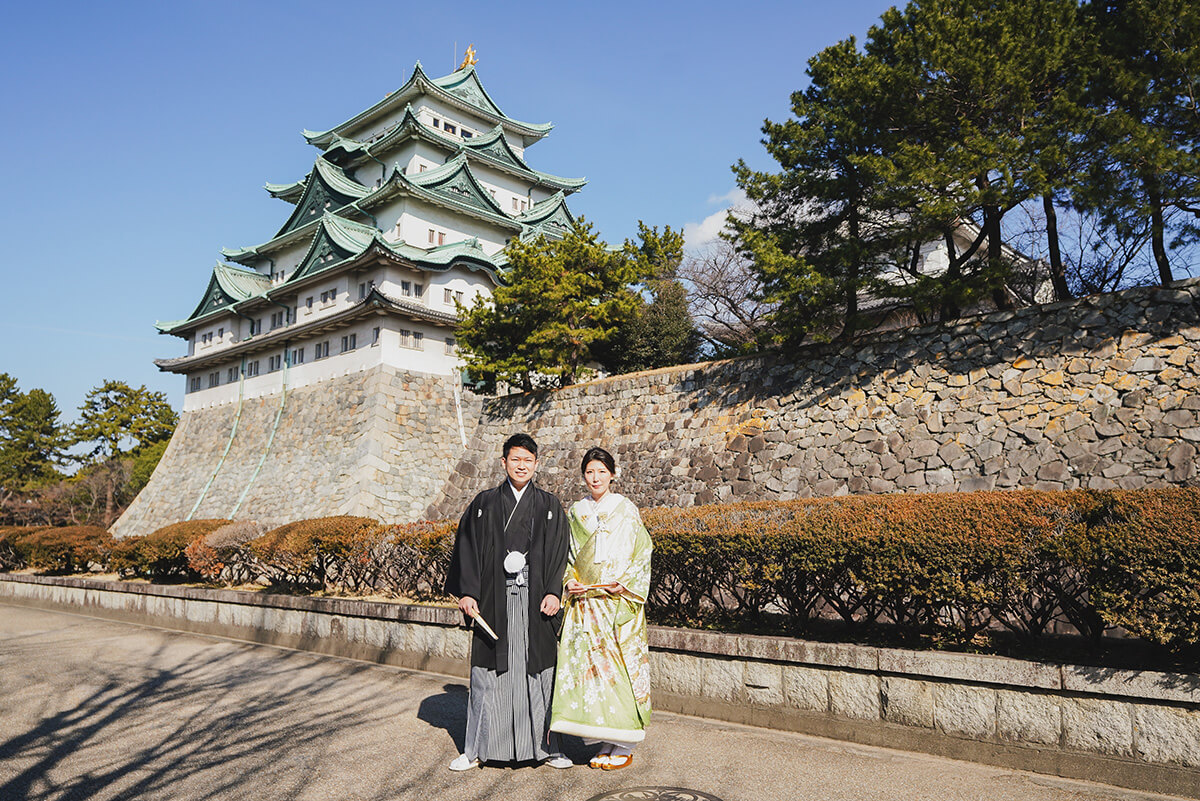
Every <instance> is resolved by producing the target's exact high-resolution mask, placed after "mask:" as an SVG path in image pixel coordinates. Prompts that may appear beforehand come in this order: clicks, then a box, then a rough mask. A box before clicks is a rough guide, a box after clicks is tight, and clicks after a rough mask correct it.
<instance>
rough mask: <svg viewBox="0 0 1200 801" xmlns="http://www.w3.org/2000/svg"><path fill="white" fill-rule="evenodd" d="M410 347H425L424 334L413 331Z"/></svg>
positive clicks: (422, 348) (419, 348)
mask: <svg viewBox="0 0 1200 801" xmlns="http://www.w3.org/2000/svg"><path fill="white" fill-rule="evenodd" d="M412 347H414V348H416V349H417V350H424V349H425V335H424V334H422V333H421V332H420V331H413V335H412Z"/></svg>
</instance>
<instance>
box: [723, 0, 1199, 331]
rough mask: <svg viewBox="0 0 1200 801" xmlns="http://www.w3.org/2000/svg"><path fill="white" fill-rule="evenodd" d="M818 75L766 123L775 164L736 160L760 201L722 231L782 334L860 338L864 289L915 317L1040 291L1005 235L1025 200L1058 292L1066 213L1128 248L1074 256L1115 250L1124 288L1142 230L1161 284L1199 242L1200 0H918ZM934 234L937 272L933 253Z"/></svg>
mask: <svg viewBox="0 0 1200 801" xmlns="http://www.w3.org/2000/svg"><path fill="white" fill-rule="evenodd" d="M807 72H808V75H809V77H810V85H809V87H808V88H807V89H805V90H804V91H802V92H796V93H794V94H793V95H792V98H791V100H792V113H793V116H792V118H789V119H788V120H786V121H784V122H772V121H770V120H768V121H766V123H765V124H764V126H763V133H764V134H765V137H764V140H763V144H764V145H765V146H766V148H767V151H768V153H769V154H770V155H771V156H772V157H773V158H774V159H775V160H776V162H777V163H778V165H779V168H780V169H779V170H778V171H776V172H759V171H754V170H751V169H750V168H748V167H747V165H746V164H745V163H744V162H739V163H738V164H737V165H735V166H734V172H735V174H736V176H737V180H738V184H739V186H741V187H742V188H743V189H744V190H745V191H746V194H747V196H748V197H749V199H750V200H751V201H752V203H753V207H752V209H751V210H750V212H749V213H748V214H743V215H738V214H733V215H731V216H730V218H729V231H730V235H731V237H732V239H733V241H734V242H735V244H736V245H737V246H738V248H739V249H740V251H741V252H742V253H743V254H744V255H745V256H746V257H747V258H748V259H749V260H750V262H751V264H752V267H753V269H754V271H755V272H756V275H757V277H758V280H759V284H760V286H761V292H762V295H761V297H762V300H763V301H764V302H766V303H768V304H769V305H771V306H772V309H773V321H774V322H775V323H776V324H777V326H778V329H779V338H780V339H781V340H795V339H799V338H801V337H804V336H807V335H812V334H819V335H833V334H835V333H839V332H840V333H841V334H843V335H847V334H851V333H853V332H854V330H855V329H856V327H857V326H858V325H859V324H860V311H861V310H860V309H859V304H860V303H861V301H862V299H863V298H873V299H877V300H883V301H887V300H889V299H894V300H899V301H903V302H906V303H907V304H908V305H910V307H911V308H913V309H914V311H915V312H916V313H917V314H918V316H919V317H920V318H922V319H952V318H954V317H956V316H958V315H960V314H961V313H962V312H963V311H964V310H966V309H969V308H972V307H977V306H979V305H980V304H982V303H990V304H993V305H995V306H997V307H1000V308H1007V307H1010V306H1012V305H1013V304H1015V303H1019V302H1020V303H1028V302H1033V301H1034V299H1035V291H1034V290H1035V289H1036V287H1037V286H1038V282H1039V281H1040V280H1042V279H1040V278H1038V277H1037V276H1035V275H1032V274H1016V273H1014V264H1015V263H1017V262H1018V259H1017V258H1016V254H1015V253H1013V252H1012V251H1011V250H1010V249H1008V248H1007V247H1006V245H1005V241H1006V240H1005V234H1006V230H1005V228H1006V226H1007V227H1008V228H1009V229H1010V230H1009V231H1007V233H1008V234H1009V235H1010V236H1011V235H1012V231H1011V229H1012V227H1013V223H1012V222H1011V217H1012V212H1013V211H1014V210H1015V209H1018V208H1021V209H1022V210H1023V211H1027V210H1029V209H1038V210H1039V212H1038V214H1039V219H1040V224H1041V225H1042V227H1043V230H1042V232H1041V235H1040V239H1041V242H1042V243H1044V247H1045V252H1047V254H1048V256H1049V262H1050V269H1049V278H1050V280H1051V283H1052V285H1053V289H1054V294H1055V295H1056V296H1057V297H1058V298H1060V299H1061V298H1066V297H1069V296H1070V294H1071V287H1070V285H1069V281H1068V265H1067V263H1066V261H1065V260H1064V258H1063V255H1062V249H1061V247H1060V242H1059V239H1060V233H1059V230H1058V218H1059V214H1060V212H1062V211H1070V212H1071V213H1072V214H1077V213H1080V212H1081V211H1082V212H1083V213H1084V214H1085V218H1086V215H1087V214H1091V215H1093V216H1095V217H1096V218H1097V219H1099V220H1101V221H1102V223H1103V225H1102V226H1101V228H1100V231H1101V233H1104V232H1105V230H1107V231H1108V232H1111V233H1112V234H1114V235H1115V236H1116V237H1117V238H1118V239H1119V240H1120V241H1119V243H1116V244H1106V243H1101V242H1096V241H1091V242H1089V243H1088V244H1087V246H1086V247H1084V248H1077V252H1078V251H1080V250H1085V251H1086V250H1094V251H1096V252H1107V253H1109V254H1112V255H1111V259H1112V261H1113V262H1114V263H1119V264H1120V265H1121V266H1120V269H1119V270H1118V271H1117V273H1116V274H1117V276H1118V281H1119V276H1120V274H1121V272H1122V271H1123V270H1124V268H1125V265H1126V264H1128V261H1129V260H1128V258H1127V253H1128V251H1129V248H1130V246H1131V244H1132V246H1133V247H1134V248H1135V249H1136V248H1137V247H1139V245H1138V242H1139V239H1138V233H1137V231H1138V225H1139V224H1140V225H1141V226H1142V227H1144V228H1145V230H1146V231H1147V234H1146V238H1145V240H1142V241H1150V242H1151V244H1152V245H1153V251H1154V255H1155V258H1156V260H1157V262H1158V264H1159V275H1160V280H1162V281H1163V282H1166V281H1169V280H1170V279H1171V277H1172V274H1171V272H1170V270H1169V267H1168V266H1167V262H1166V258H1167V256H1166V253H1167V251H1168V250H1169V249H1170V248H1171V247H1181V246H1184V245H1187V244H1189V243H1192V242H1195V241H1198V240H1200V226H1198V225H1197V219H1200V217H1198V215H1200V178H1198V176H1200V169H1198V161H1197V160H1198V159H1200V149H1198V148H1197V144H1198V143H1200V142H1198V140H1200V133H1198V130H1200V113H1198V110H1197V108H1198V107H1197V90H1198V89H1200V7H1198V6H1196V4H1195V3H1189V2H1186V0H1114V1H1113V2H1106V3H1093V4H1090V5H1088V6H1086V7H1081V5H1080V4H1079V2H1077V0H1044V2H1038V3H1028V2H1025V1H1024V0H916V1H915V2H910V3H909V4H908V5H907V6H905V7H904V8H902V9H898V8H893V9H890V10H889V11H887V12H885V13H884V14H883V15H882V17H881V19H880V23H879V24H878V25H877V26H875V27H873V28H872V29H871V30H870V32H869V34H868V36H867V39H866V40H865V43H864V46H863V47H862V48H861V49H860V48H859V46H858V44H857V43H856V41H855V40H854V39H853V38H850V39H847V40H846V41H843V42H840V43H838V44H836V45H834V46H832V47H829V48H826V49H825V50H823V51H821V52H820V53H819V54H817V55H816V56H815V57H813V58H812V59H811V60H810V61H809V63H808V70H807ZM1167 232H1170V233H1172V235H1173V236H1174V239H1173V240H1172V241H1170V242H1167V241H1166V240H1165V238H1164V237H1165V236H1166V233H1167ZM931 244H933V245H936V246H938V247H939V248H940V249H941V251H942V253H943V254H944V255H945V257H946V264H945V265H944V268H942V267H939V268H937V269H933V270H931V269H929V268H928V267H926V266H925V265H924V264H923V263H922V259H923V251H927V250H928V248H929V246H930V245H931ZM1039 249H1040V248H1039ZM1076 261H1077V262H1079V261H1082V260H1081V259H1077V260H1076ZM1074 269H1075V270H1076V272H1078V273H1081V274H1086V275H1091V274H1092V273H1094V271H1092V270H1089V269H1085V268H1084V266H1083V265H1080V264H1078V263H1077V264H1075V265H1074ZM1109 272H1110V273H1111V272H1112V271H1109ZM1098 277H1099V279H1100V283H1101V284H1103V283H1105V282H1106V281H1107V280H1108V278H1109V277H1108V276H1104V275H1100V276H1098ZM1083 283H1085V284H1086V283H1087V282H1083ZM1092 283H1096V282H1095V281H1093V282H1092ZM1084 289H1087V287H1086V286H1084Z"/></svg>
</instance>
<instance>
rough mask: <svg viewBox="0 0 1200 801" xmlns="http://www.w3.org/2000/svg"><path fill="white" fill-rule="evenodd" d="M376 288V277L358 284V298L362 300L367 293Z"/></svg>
mask: <svg viewBox="0 0 1200 801" xmlns="http://www.w3.org/2000/svg"><path fill="white" fill-rule="evenodd" d="M374 288H375V279H374V278H372V279H371V280H370V281H367V282H366V283H363V284H359V285H358V299H359V300H362V299H363V298H365V297H366V296H367V293H369V292H370V291H371V290H372V289H374Z"/></svg>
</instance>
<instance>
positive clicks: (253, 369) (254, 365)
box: [246, 359, 258, 378]
mask: <svg viewBox="0 0 1200 801" xmlns="http://www.w3.org/2000/svg"><path fill="white" fill-rule="evenodd" d="M256 375H258V360H257V359H255V360H254V361H252V362H247V363H246V377H247V378H249V377H251V376H256Z"/></svg>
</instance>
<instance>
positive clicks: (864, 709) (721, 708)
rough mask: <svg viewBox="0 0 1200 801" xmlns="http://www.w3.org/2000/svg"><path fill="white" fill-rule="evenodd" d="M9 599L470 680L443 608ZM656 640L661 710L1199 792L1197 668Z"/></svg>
mask: <svg viewBox="0 0 1200 801" xmlns="http://www.w3.org/2000/svg"><path fill="white" fill-rule="evenodd" d="M6 603H7V604H21V605H26V606H36V607H40V608H48V609H58V610H64V611H71V612H77V613H83V614H88V615H93V616H96V617H103V618H108V619H115V620H123V621H126V622H131V623H144V624H149V625H154V626H159V627H165V628H171V629H176V630H180V631H189V632H195V633H200V634H210V635H216V636H222V637H231V638H235V639H241V640H248V641H251V642H259V643H267V644H271V645H280V646H284V647H288V648H300V649H304V650H310V651H315V652H318V653H325V654H331V655H335V656H341V657H349V658H352V659H364V660H369V661H372V662H381V663H384V664H391V665H396V666H399V667H406V668H415V669H420V670H432V671H436V672H439V673H445V674H449V675H453V676H459V677H465V676H466V675H467V665H468V661H467V654H468V651H469V648H470V643H469V639H470V638H469V634H468V631H467V630H466V629H464V628H462V627H461V626H460V625H459V624H460V623H461V616H460V615H459V613H458V611H457V610H455V609H450V608H444V607H429V606H406V605H401V604H389V603H375V602H369V601H359V600H355V599H334V598H298V597H289V596H280V595H264V594H259V593H244V592H234V591H229V590H207V589H197V588H185V587H165V586H154V585H146V584H122V583H119V582H104V581H90V580H87V579H76V578H44V577H35V576H9V575H5V574H0V604H6ZM649 636H650V648H651V652H650V660H651V670H652V677H653V678H652V699H653V704H654V708H655V709H656V710H663V711H672V712H682V713H684V714H691V715H700V716H703V717H709V718H715V719H718V720H728V721H732V722H737V723H747V724H751V725H758V726H766V727H769V728H775V729H782V730H788V731H799V732H806V733H809V734H816V735H820V736H825V737H833V738H836V739H841V740H849V741H852V742H859V743H865V744H869V745H881V746H887V747H889V748H900V749H905V750H912V751H924V752H929V753H935V754H940V755H943V756H950V757H954V758H958V759H969V760H973V761H977V762H984V763H989V764H997V765H1004V766H1007V767H1014V768H1020V769H1022V770H1032V771H1036V772H1041V773H1048V774H1055V775H1060V776H1069V777H1073V778H1081V779H1088V780H1091V781H1099V782H1106V783H1109V784H1115V785H1120V786H1124V787H1133V788H1137V789H1141V790H1147V791H1151V792H1157V793H1170V794H1174V795H1182V796H1188V797H1195V798H1200V676H1198V675H1196V674H1182V673H1154V672H1149V671H1132V670H1113V669H1106V668H1095V667H1086V666H1081V665H1070V664H1048V663H1041V662H1026V661H1022V660H1019V659H1008V658H1004V657H996V656H982V655H978V654H955V653H945V652H922V651H909V650H905V649H893V648H874V647H869V646H860V645H842V644H835V643H817V642H806V641H803V640H794V639H789V638H784V637H762V636H750V635H738V634H723V633H719V632H709V631H694V630H688V629H671V628H665V627H661V626H651V627H650V631H649ZM651 726H652V727H653V723H651Z"/></svg>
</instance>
